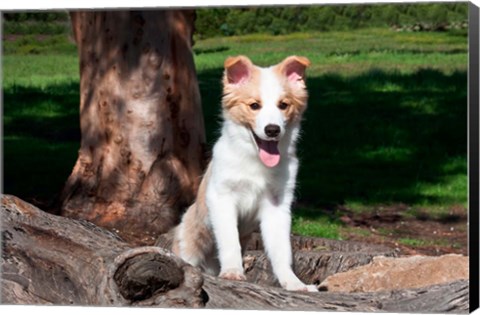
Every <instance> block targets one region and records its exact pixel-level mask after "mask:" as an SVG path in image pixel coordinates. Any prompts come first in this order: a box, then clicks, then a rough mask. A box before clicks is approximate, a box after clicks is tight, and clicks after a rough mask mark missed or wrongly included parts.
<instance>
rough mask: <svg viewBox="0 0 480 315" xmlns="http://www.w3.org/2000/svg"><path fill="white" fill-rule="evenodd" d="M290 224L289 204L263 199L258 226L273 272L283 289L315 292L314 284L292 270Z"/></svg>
mask: <svg viewBox="0 0 480 315" xmlns="http://www.w3.org/2000/svg"><path fill="white" fill-rule="evenodd" d="M290 225H291V215H290V205H285V204H281V205H275V204H274V203H273V202H272V200H270V199H268V198H267V199H265V201H264V202H263V204H262V207H261V208H260V228H261V233H262V239H263V243H264V247H265V251H266V253H267V256H268V258H269V259H270V262H271V264H272V268H273V273H274V274H275V276H276V277H277V279H278V281H279V282H280V285H281V286H282V287H283V288H284V289H287V290H290V291H311V292H316V291H317V289H316V287H315V286H314V285H306V284H304V283H303V282H302V281H300V279H298V277H297V276H296V275H295V273H294V272H293V270H292V248H291V243H290Z"/></svg>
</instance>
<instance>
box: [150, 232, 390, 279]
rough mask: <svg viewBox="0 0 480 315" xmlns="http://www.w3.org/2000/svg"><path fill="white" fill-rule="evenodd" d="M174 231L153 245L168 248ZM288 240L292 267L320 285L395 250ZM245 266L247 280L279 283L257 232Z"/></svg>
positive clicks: (321, 240) (307, 239)
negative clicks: (327, 279) (328, 279)
mask: <svg viewBox="0 0 480 315" xmlns="http://www.w3.org/2000/svg"><path fill="white" fill-rule="evenodd" d="M173 233H174V232H173V230H172V231H170V232H169V233H166V234H163V235H161V236H160V237H159V238H158V239H157V242H156V243H155V245H156V246H160V247H163V248H165V249H167V250H170V248H171V244H172V239H173ZM291 240H292V250H293V256H294V266H293V270H294V272H295V273H296V274H297V275H298V277H299V278H300V279H301V280H302V281H303V282H305V283H308V284H320V283H321V282H322V281H323V280H325V279H326V278H327V277H328V276H330V275H333V274H336V273H339V272H344V271H347V270H350V269H352V268H355V267H358V266H362V265H366V264H369V263H371V262H372V260H373V258H374V257H376V256H385V257H395V256H396V252H395V250H394V249H392V248H389V247H386V246H382V245H374V244H365V243H360V242H353V241H349V242H346V241H337V240H331V239H324V238H316V237H304V236H298V235H293V236H292V237H291ZM244 268H245V274H246V276H247V280H248V281H249V282H252V283H257V284H260V285H269V286H280V284H279V283H278V281H277V280H276V279H275V277H274V275H273V272H272V267H271V265H270V262H269V260H268V257H267V256H266V255H265V253H264V248H263V242H262V239H261V236H260V234H259V233H254V234H253V235H252V237H251V239H250V241H249V243H248V244H247V248H246V253H245V255H244Z"/></svg>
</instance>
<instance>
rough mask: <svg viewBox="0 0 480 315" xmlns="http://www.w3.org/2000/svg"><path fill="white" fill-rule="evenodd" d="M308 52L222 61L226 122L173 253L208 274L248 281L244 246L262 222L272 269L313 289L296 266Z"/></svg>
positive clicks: (293, 286)
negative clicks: (294, 217)
mask: <svg viewBox="0 0 480 315" xmlns="http://www.w3.org/2000/svg"><path fill="white" fill-rule="evenodd" d="M309 63H310V62H309V61H308V59H306V58H304V57H297V56H291V57H288V58H286V59H285V60H283V61H282V62H281V63H279V64H277V65H275V66H271V67H269V68H260V67H257V66H255V65H254V64H252V62H251V61H250V59H248V58H247V57H245V56H238V57H230V58H228V59H227V60H226V61H225V73H224V78H223V99H222V110H223V112H222V113H223V118H224V122H223V126H222V132H221V136H220V138H219V139H218V141H217V143H216V144H215V146H214V148H213V157H212V161H211V162H210V165H209V166H208V169H207V171H206V173H205V176H204V178H203V180H202V182H201V184H200V187H199V191H198V195H197V199H196V201H195V203H194V204H193V205H192V206H190V208H189V209H188V210H187V212H186V213H185V215H184V216H183V218H182V222H181V223H180V225H179V226H178V227H177V228H176V231H175V241H174V244H173V251H174V252H175V254H177V255H178V256H179V257H181V258H182V259H184V260H185V261H186V262H188V263H190V264H191V265H194V266H199V267H201V268H202V269H203V270H204V271H205V272H208V273H210V274H213V275H217V274H219V276H220V277H222V278H226V279H233V280H245V275H244V271H243V265H242V247H244V245H245V244H246V242H247V241H248V238H249V236H250V234H251V233H252V232H253V231H254V230H255V229H256V228H257V227H258V225H259V224H260V229H261V234H262V239H263V243H264V247H265V250H266V252H267V255H268V257H269V259H270V262H271V264H272V267H273V272H274V273H275V275H276V277H277V278H278V280H279V282H280V284H281V286H282V287H283V288H285V289H287V290H302V291H316V288H315V286H313V285H309V286H307V285H305V284H304V283H302V282H301V281H300V280H299V279H298V277H297V276H296V275H295V274H294V273H293V271H292V267H291V265H292V251H291V245H290V225H291V215H290V206H291V203H292V200H293V193H294V188H295V178H296V175H297V169H298V160H297V157H296V154H295V142H296V140H297V137H298V133H299V129H300V121H301V116H302V113H303V112H304V110H305V108H306V106H307V91H306V88H305V82H304V76H305V69H306V67H307V66H308V65H309Z"/></svg>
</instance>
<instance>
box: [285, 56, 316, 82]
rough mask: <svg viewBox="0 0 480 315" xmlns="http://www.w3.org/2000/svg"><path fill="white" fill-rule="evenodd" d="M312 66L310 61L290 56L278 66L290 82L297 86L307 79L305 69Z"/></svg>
mask: <svg viewBox="0 0 480 315" xmlns="http://www.w3.org/2000/svg"><path fill="white" fill-rule="evenodd" d="M309 65H310V60H308V59H307V58H305V57H300V56H290V57H287V58H285V59H284V60H283V61H282V62H281V63H279V64H278V66H279V67H280V70H281V71H282V73H283V74H284V75H285V76H286V77H287V79H288V81H289V82H291V83H293V84H296V83H298V81H303V80H304V78H305V69H307V67H308V66H309Z"/></svg>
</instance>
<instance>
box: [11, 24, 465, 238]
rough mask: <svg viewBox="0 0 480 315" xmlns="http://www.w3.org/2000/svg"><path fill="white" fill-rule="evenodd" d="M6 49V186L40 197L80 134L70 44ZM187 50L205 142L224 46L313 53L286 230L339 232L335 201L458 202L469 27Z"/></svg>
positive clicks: (206, 44) (237, 40) (438, 206)
mask: <svg viewBox="0 0 480 315" xmlns="http://www.w3.org/2000/svg"><path fill="white" fill-rule="evenodd" d="M26 46H27V47H26ZM37 47H39V48H37ZM4 51H5V53H6V55H4V57H3V93H4V120H3V124H4V191H5V192H6V193H12V194H16V195H18V196H20V197H22V198H24V199H27V200H30V201H32V200H36V201H37V202H38V203H40V204H48V202H50V201H51V200H52V199H53V198H54V197H55V195H56V194H57V193H58V192H59V190H60V189H61V187H62V185H63V183H64V181H65V179H66V178H67V176H68V174H69V172H70V171H71V169H72V167H73V164H74V162H75V159H76V154H77V150H78V144H79V139H80V132H79V126H78V124H79V118H78V101H79V93H78V84H79V78H78V61H77V58H76V52H75V47H74V46H73V44H71V43H68V42H66V41H65V40H64V41H62V40H59V39H58V38H56V39H55V40H52V42H51V43H50V44H49V45H45V39H42V42H41V43H40V42H39V41H36V40H35V38H30V39H29V40H23V43H22V42H21V41H20V39H12V40H6V41H4ZM194 52H195V63H196V66H197V71H198V80H199V84H200V89H201V95H202V102H203V109H204V117H205V122H206V131H207V139H208V142H209V144H210V145H212V144H213V143H214V141H215V139H216V137H217V135H218V128H219V119H218V114H219V101H220V97H221V87H220V81H221V75H222V71H223V61H224V59H225V58H226V56H229V55H237V54H245V55H248V56H249V57H250V58H251V59H252V60H253V61H254V62H255V63H256V64H259V65H269V64H273V63H277V62H279V61H280V60H281V59H283V58H284V57H286V56H288V55H291V54H297V55H303V56H306V57H308V58H309V59H310V60H311V62H312V66H311V68H309V69H308V80H307V85H308V90H309V93H310V102H309V108H308V110H307V112H306V114H305V120H304V122H303V132H302V137H301V141H300V143H299V156H300V159H301V168H300V173H299V177H298V182H299V184H298V189H297V202H296V205H295V210H294V212H295V217H294V222H293V223H294V224H293V229H294V231H295V232H297V233H301V234H309V235H316V236H325V237H330V238H341V237H342V229H343V226H342V223H341V222H340V221H339V219H338V215H337V214H338V211H337V210H338V208H339V207H342V208H346V209H349V210H350V211H353V212H368V211H371V209H376V210H375V211H378V209H379V206H380V205H392V204H403V205H407V212H408V214H409V215H415V213H416V212H422V213H424V212H428V213H430V214H431V215H432V216H437V217H441V216H442V215H445V214H448V213H449V211H450V209H451V208H452V207H462V208H463V209H465V208H466V205H467V36H466V32H461V31H457V32H443V33H433V32H424V33H422V32H420V33H413V32H395V31H392V30H389V29H363V30H359V31H349V32H326V33H299V34H290V35H285V36H276V37H275V36H268V35H246V36H241V37H222V38H212V39H206V40H198V41H197V42H196V44H195V46H194ZM405 239H406V240H407V241H405V242H407V243H408V242H415V241H409V239H408V238H405Z"/></svg>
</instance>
